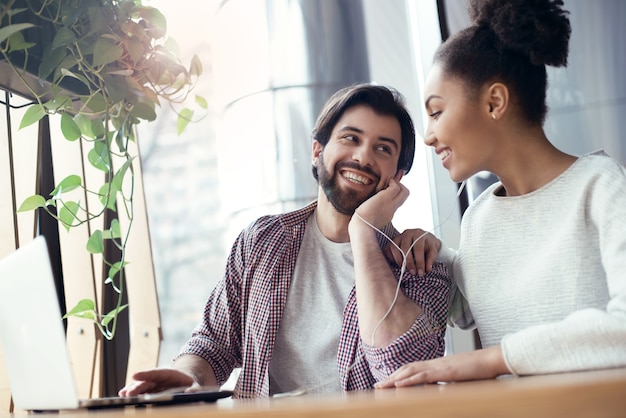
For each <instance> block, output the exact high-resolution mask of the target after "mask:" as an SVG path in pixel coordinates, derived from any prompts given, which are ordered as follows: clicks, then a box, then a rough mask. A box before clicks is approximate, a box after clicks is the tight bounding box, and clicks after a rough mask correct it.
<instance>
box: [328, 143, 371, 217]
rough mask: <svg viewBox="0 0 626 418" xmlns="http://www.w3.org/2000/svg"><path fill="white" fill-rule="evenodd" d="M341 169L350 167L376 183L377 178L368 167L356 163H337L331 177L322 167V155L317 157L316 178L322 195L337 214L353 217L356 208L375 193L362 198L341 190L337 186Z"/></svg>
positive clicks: (352, 191) (354, 192)
mask: <svg viewBox="0 0 626 418" xmlns="http://www.w3.org/2000/svg"><path fill="white" fill-rule="evenodd" d="M342 167H350V168H355V169H358V170H360V171H363V172H366V173H368V174H370V175H371V176H372V177H374V178H375V179H376V181H378V179H379V177H378V175H376V173H374V172H373V171H372V170H371V169H370V168H368V167H362V166H360V165H359V164H357V163H337V165H336V166H335V170H334V173H335V174H333V175H332V176H331V175H330V173H329V172H328V170H326V166H325V165H324V158H323V157H322V154H320V156H319V164H318V166H317V176H318V181H319V184H320V186H321V187H322V190H324V194H325V195H326V197H327V198H328V201H329V202H330V203H331V204H332V205H333V207H334V208H335V209H336V210H337V212H339V213H341V214H344V215H349V216H352V215H354V211H355V210H356V208H358V207H359V206H360V205H361V203H363V202H365V201H366V200H367V199H369V198H370V197H372V196H374V195H375V194H376V192H377V190H376V188H374V190H372V192H371V193H370V194H369V195H366V196H365V197H362V195H360V194H359V193H358V192H356V191H355V190H341V188H340V187H339V185H338V184H337V176H339V175H340V174H339V171H340V169H341V168H342Z"/></svg>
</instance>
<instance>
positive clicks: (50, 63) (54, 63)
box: [39, 48, 67, 80]
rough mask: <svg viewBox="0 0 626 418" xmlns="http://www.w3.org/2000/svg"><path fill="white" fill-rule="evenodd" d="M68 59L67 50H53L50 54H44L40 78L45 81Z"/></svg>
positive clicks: (40, 66)
mask: <svg viewBox="0 0 626 418" xmlns="http://www.w3.org/2000/svg"><path fill="white" fill-rule="evenodd" d="M65 57H67V51H66V50H65V48H57V49H53V50H51V51H50V52H48V53H46V54H44V56H43V58H42V60H41V64H40V65H39V78H41V79H42V80H45V79H47V78H48V76H49V75H50V74H52V73H53V72H54V70H55V69H57V68H59V65H60V64H61V62H63V60H64V59H65Z"/></svg>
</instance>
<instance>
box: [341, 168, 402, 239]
mask: <svg viewBox="0 0 626 418" xmlns="http://www.w3.org/2000/svg"><path fill="white" fill-rule="evenodd" d="M401 177H402V172H399V174H398V175H396V177H395V178H393V179H391V180H389V186H388V187H387V188H386V189H383V190H381V191H379V192H378V193H376V194H375V195H374V196H372V197H370V198H369V199H367V200H366V201H365V202H363V203H362V204H361V205H360V206H359V207H358V208H357V209H356V214H358V216H355V217H353V218H352V222H351V223H354V222H357V223H363V220H365V221H367V222H369V223H370V224H372V225H374V226H375V227H376V228H382V227H383V226H384V225H386V224H388V223H389V222H391V219H392V218H393V215H394V214H395V213H396V210H398V208H399V207H400V206H402V204H403V203H404V202H405V201H406V199H407V198H408V197H409V189H407V188H406V187H405V186H404V185H403V184H401V183H400V178H401ZM359 216H360V217H361V218H363V220H361V219H354V218H358V217H359Z"/></svg>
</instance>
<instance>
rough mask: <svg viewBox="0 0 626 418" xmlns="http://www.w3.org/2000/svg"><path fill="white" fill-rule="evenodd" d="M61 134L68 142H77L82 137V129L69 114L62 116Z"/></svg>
mask: <svg viewBox="0 0 626 418" xmlns="http://www.w3.org/2000/svg"><path fill="white" fill-rule="evenodd" d="M61 132H63V136H64V137H65V139H67V140H68V141H76V140H77V139H78V138H80V135H81V133H80V128H79V127H78V125H77V124H76V122H74V119H72V117H71V116H70V115H68V114H67V113H63V114H62V115H61Z"/></svg>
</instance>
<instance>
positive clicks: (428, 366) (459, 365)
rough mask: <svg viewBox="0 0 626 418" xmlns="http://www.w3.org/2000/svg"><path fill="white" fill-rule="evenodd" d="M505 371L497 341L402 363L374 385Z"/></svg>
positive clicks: (484, 376)
mask: <svg viewBox="0 0 626 418" xmlns="http://www.w3.org/2000/svg"><path fill="white" fill-rule="evenodd" d="M508 373H511V372H510V371H509V369H508V368H507V366H506V363H505V362H504V358H503V356H502V350H501V348H500V346H499V345H497V346H494V347H491V348H486V349H482V350H475V351H469V352H466V353H459V354H452V355H449V356H445V357H439V358H436V359H433V360H426V361H416V362H413V363H408V364H405V365H404V366H402V367H400V368H399V369H398V370H396V371H395V372H393V373H392V374H391V375H389V377H388V378H387V379H385V380H383V381H381V382H378V383H376V385H374V387H375V388H376V389H383V388H393V387H403V386H415V385H421V384H425V383H437V382H459V381H463V380H482V379H493V378H496V377H498V376H500V375H502V374H508Z"/></svg>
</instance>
